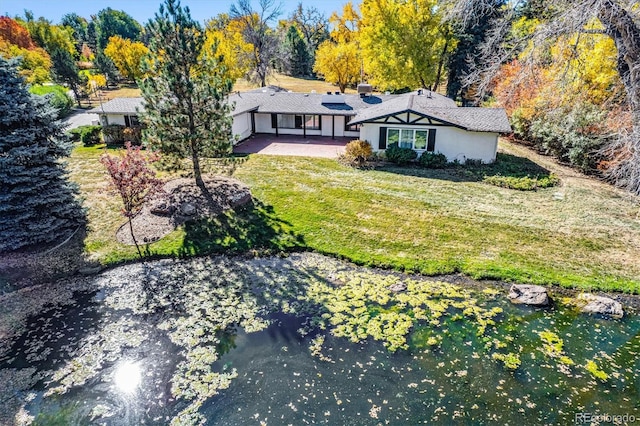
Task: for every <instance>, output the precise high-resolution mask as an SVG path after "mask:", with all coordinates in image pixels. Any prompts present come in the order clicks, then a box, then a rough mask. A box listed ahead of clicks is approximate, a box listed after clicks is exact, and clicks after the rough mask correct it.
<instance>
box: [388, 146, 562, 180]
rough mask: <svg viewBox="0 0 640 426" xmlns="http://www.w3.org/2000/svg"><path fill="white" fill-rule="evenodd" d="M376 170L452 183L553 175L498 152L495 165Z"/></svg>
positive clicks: (532, 164) (390, 167)
mask: <svg viewBox="0 0 640 426" xmlns="http://www.w3.org/2000/svg"><path fill="white" fill-rule="evenodd" d="M377 170H379V171H383V172H389V173H397V174H400V175H405V176H415V177H423V178H429V179H440V180H449V181H453V182H483V181H486V180H487V179H491V178H495V177H501V178H507V179H509V178H511V179H523V178H529V179H536V180H541V179H544V178H549V177H550V176H551V174H552V173H551V171H549V170H547V169H545V168H544V167H542V166H540V165H539V164H537V163H535V162H533V161H531V160H530V159H528V158H525V157H518V156H515V155H512V154H505V153H501V152H499V153H498V154H497V156H496V161H495V162H493V163H491V164H468V165H466V164H459V165H457V164H456V165H448V166H447V167H446V168H442V169H426V168H422V167H420V166H418V165H417V164H415V165H413V164H410V165H407V166H398V165H392V164H388V165H385V166H383V167H380V168H378V169H377Z"/></svg>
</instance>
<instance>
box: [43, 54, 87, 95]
mask: <svg viewBox="0 0 640 426" xmlns="http://www.w3.org/2000/svg"><path fill="white" fill-rule="evenodd" d="M51 62H52V64H53V76H54V79H55V80H56V81H57V82H58V83H62V84H66V85H67V86H69V88H70V89H71V91H73V95H74V96H75V98H76V102H77V103H78V106H81V105H80V84H81V81H82V79H81V78H80V74H79V72H78V66H77V65H76V61H75V59H73V56H72V55H71V53H69V51H68V50H64V49H56V50H54V51H53V53H52V54H51Z"/></svg>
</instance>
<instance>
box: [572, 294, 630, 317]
mask: <svg viewBox="0 0 640 426" xmlns="http://www.w3.org/2000/svg"><path fill="white" fill-rule="evenodd" d="M577 301H578V306H579V307H580V310H581V311H582V312H586V313H589V314H600V315H606V316H609V317H612V318H622V317H623V316H624V311H623V309H622V303H620V302H616V301H615V300H613V299H611V298H610V297H604V296H597V295H595V294H591V293H581V294H579V295H578V297H577Z"/></svg>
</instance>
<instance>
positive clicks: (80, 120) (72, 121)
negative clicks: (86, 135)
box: [64, 110, 100, 131]
mask: <svg viewBox="0 0 640 426" xmlns="http://www.w3.org/2000/svg"><path fill="white" fill-rule="evenodd" d="M94 121H98V122H100V119H99V118H98V114H87V113H86V112H84V111H82V110H80V111H77V110H76V111H75V112H73V113H72V114H71V115H70V116H68V117H67V118H65V119H64V124H65V125H66V126H67V128H66V130H67V131H69V130H71V129H75V128H76V127H79V126H86V125H89V124H93V122H94Z"/></svg>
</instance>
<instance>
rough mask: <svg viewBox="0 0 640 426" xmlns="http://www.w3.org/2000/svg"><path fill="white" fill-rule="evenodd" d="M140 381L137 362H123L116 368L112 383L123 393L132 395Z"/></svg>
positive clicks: (140, 375)
mask: <svg viewBox="0 0 640 426" xmlns="http://www.w3.org/2000/svg"><path fill="white" fill-rule="evenodd" d="M141 381H142V369H141V368H140V365H139V364H138V363H137V362H133V361H125V362H123V363H121V364H120V365H119V366H118V368H116V371H115V373H114V374H113V382H114V384H115V385H116V388H117V389H118V390H119V391H120V392H123V393H133V392H135V390H136V389H137V388H138V386H139V385H140V382H141Z"/></svg>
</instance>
